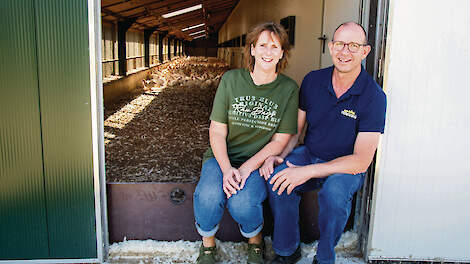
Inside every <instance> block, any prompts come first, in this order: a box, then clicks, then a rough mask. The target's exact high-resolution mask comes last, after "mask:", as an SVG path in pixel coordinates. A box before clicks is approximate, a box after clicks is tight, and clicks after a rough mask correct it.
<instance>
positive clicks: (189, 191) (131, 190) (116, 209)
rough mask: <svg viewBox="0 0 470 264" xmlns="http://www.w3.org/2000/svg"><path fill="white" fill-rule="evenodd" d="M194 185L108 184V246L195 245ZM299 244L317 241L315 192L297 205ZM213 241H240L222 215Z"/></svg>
mask: <svg viewBox="0 0 470 264" xmlns="http://www.w3.org/2000/svg"><path fill="white" fill-rule="evenodd" d="M195 188H196V183H108V184H107V192H108V225H109V239H110V242H111V243H114V242H120V241H124V240H125V239H127V240H146V239H153V240H158V241H176V240H187V241H197V240H200V239H201V238H200V236H199V234H198V233H197V231H196V228H195V226H194V213H193V193H194V190H195ZM300 214H301V217H300V219H301V221H300V223H299V224H300V228H301V239H302V242H306V243H310V242H312V241H314V240H316V239H318V227H317V216H318V205H317V195H316V192H308V193H305V194H304V195H303V197H302V202H301V204H300ZM263 234H264V235H271V234H272V216H271V214H270V209H269V204H268V203H267V202H265V228H264V230H263ZM216 237H217V238H218V239H219V240H221V241H234V242H239V241H242V240H243V237H242V236H241V234H240V232H239V230H238V225H237V224H236V222H235V221H234V220H233V219H232V218H231V216H230V215H229V214H228V212H227V210H226V211H225V213H224V216H223V218H222V221H221V223H220V228H219V231H218V232H217V234H216Z"/></svg>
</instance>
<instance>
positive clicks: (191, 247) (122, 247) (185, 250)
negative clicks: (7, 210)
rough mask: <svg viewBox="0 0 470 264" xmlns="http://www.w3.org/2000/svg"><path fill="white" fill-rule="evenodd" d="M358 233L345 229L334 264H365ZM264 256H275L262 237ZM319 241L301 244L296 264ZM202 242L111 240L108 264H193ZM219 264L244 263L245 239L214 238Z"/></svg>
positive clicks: (306, 258)
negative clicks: (360, 252) (237, 240)
mask: <svg viewBox="0 0 470 264" xmlns="http://www.w3.org/2000/svg"><path fill="white" fill-rule="evenodd" d="M358 238H359V236H358V235H357V234H356V233H354V232H351V231H348V232H345V233H344V234H343V235H342V236H341V239H340V241H339V242H338V245H337V246H336V252H337V257H336V263H338V264H354V263H359V264H365V262H364V260H363V259H361V258H358V257H354V256H356V255H358V253H359V252H358V250H357V245H358ZM265 243H266V258H267V259H272V258H274V252H273V250H272V246H271V244H272V243H271V238H270V237H266V238H265ZM317 245H318V241H315V242H313V243H310V244H301V249H302V259H301V260H300V261H299V262H298V263H299V264H307V263H311V262H312V259H313V256H315V253H316V251H317ZM200 246H201V241H198V242H189V241H182V240H180V241H175V242H168V241H154V240H145V241H141V240H130V241H124V242H119V243H114V244H112V245H111V246H110V247H109V259H108V263H135V264H140V263H142V264H153V263H162V264H166V263H168V264H171V263H195V261H196V258H197V256H198V254H199V248H200ZM217 249H218V258H219V261H220V262H219V263H222V264H231V263H233V264H235V263H246V258H247V253H246V250H247V244H246V243H245V242H240V243H234V242H220V241H217Z"/></svg>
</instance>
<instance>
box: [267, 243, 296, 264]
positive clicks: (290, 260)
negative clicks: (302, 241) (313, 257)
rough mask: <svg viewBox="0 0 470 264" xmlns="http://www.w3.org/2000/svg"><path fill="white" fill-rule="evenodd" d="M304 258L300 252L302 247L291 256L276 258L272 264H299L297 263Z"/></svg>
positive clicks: (277, 256)
mask: <svg viewBox="0 0 470 264" xmlns="http://www.w3.org/2000/svg"><path fill="white" fill-rule="evenodd" d="M301 257H302V253H301V252H300V246H299V247H298V248H297V249H296V250H295V252H294V253H292V255H290V256H279V255H276V258H274V259H273V260H272V261H271V262H269V263H271V264H294V263H297V261H299V260H300V258H301Z"/></svg>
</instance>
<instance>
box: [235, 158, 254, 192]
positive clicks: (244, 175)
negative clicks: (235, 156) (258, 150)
mask: <svg viewBox="0 0 470 264" xmlns="http://www.w3.org/2000/svg"><path fill="white" fill-rule="evenodd" d="M238 171H239V172H240V189H239V190H241V189H243V187H245V182H246V180H247V179H248V177H250V175H251V173H252V172H253V169H250V168H248V167H247V166H246V165H245V164H242V165H241V166H240V168H238Z"/></svg>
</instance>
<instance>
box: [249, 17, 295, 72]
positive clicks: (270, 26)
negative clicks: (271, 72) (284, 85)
mask: <svg viewBox="0 0 470 264" xmlns="http://www.w3.org/2000/svg"><path fill="white" fill-rule="evenodd" d="M263 31H268V32H271V33H273V34H274V35H275V36H276V37H277V38H278V39H279V42H280V43H281V48H282V50H283V51H284V55H283V56H282V58H281V59H280V60H279V62H278V63H277V65H276V72H280V71H282V70H284V69H285V68H286V67H287V57H288V55H289V49H290V45H289V37H288V36H287V33H286V31H285V30H284V28H283V27H282V26H281V25H279V24H278V23H275V22H265V23H260V24H258V25H256V26H254V27H253V28H252V29H251V30H250V32H249V33H248V34H247V35H246V44H245V49H244V51H243V52H244V54H245V67H246V68H247V69H248V70H249V71H250V72H253V70H254V68H255V58H254V57H253V56H251V45H253V47H254V46H256V42H257V41H258V38H259V35H261V33H263Z"/></svg>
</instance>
